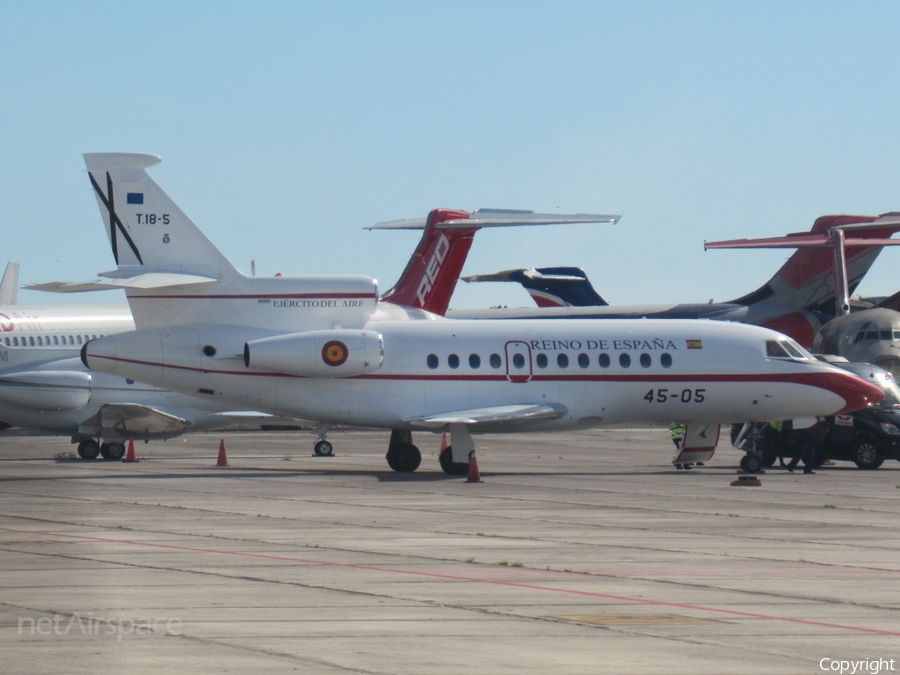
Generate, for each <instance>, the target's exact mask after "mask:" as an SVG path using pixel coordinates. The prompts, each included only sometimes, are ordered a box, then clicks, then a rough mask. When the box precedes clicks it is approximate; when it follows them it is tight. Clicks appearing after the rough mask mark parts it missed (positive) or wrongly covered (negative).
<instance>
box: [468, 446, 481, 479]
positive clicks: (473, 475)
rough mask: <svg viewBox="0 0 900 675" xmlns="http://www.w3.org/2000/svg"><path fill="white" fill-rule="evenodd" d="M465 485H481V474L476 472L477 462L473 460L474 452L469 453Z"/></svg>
mask: <svg viewBox="0 0 900 675" xmlns="http://www.w3.org/2000/svg"><path fill="white" fill-rule="evenodd" d="M466 482H467V483H483V482H484V481H483V480H481V474H480V473H479V472H478V460H477V459H475V451H474V450H470V451H469V475H468V477H467V478H466Z"/></svg>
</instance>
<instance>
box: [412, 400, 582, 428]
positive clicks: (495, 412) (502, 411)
mask: <svg viewBox="0 0 900 675" xmlns="http://www.w3.org/2000/svg"><path fill="white" fill-rule="evenodd" d="M564 414H565V410H564V409H561V408H558V407H553V406H548V405H502V406H496V407H493V408H476V409H474V410H462V411H459V412H449V413H443V414H441V415H431V416H430V417H423V418H418V419H411V420H406V422H408V423H409V424H412V425H413V426H416V427H422V428H424V429H439V428H441V427H443V426H446V425H448V424H465V425H467V426H475V427H477V426H480V425H485V426H486V425H491V426H498V425H499V426H505V425H509V426H515V425H516V424H521V423H523V422H537V421H541V420H554V419H557V418H558V417H562V416H563V415H564Z"/></svg>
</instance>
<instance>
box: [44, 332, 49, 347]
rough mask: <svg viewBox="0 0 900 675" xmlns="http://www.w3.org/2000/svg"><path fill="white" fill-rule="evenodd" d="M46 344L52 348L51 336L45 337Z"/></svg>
mask: <svg viewBox="0 0 900 675" xmlns="http://www.w3.org/2000/svg"><path fill="white" fill-rule="evenodd" d="M44 342H45V343H46V344H47V346H48V347H49V346H50V336H49V335H45V336H44Z"/></svg>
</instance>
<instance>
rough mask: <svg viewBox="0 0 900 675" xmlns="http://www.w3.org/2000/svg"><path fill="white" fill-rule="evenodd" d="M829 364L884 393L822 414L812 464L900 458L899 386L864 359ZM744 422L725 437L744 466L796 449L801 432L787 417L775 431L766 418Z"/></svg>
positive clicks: (862, 464) (870, 465)
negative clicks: (856, 406)
mask: <svg viewBox="0 0 900 675" xmlns="http://www.w3.org/2000/svg"><path fill="white" fill-rule="evenodd" d="M833 365H836V366H838V367H840V368H844V369H845V370H849V371H850V372H852V373H855V374H856V375H859V376H860V377H863V378H865V379H866V380H868V381H869V382H872V383H874V384H877V385H878V386H879V387H881V388H882V389H883V390H884V392H885V397H884V400H882V401H881V403H878V404H877V405H874V406H872V407H869V408H865V409H863V410H858V411H857V412H855V413H850V414H846V415H832V416H830V417H825V418H823V419H824V424H825V425H826V427H827V433H826V434H825V435H824V438H823V439H822V441H821V442H820V443H818V445H817V447H816V449H815V459H814V462H815V464H816V465H817V466H818V465H820V464H821V463H822V462H824V461H825V460H827V459H837V460H847V461H852V462H855V463H856V466H858V467H859V468H860V469H877V468H878V467H879V466H881V465H882V463H883V462H884V460H886V459H896V460H900V386H898V384H897V381H896V380H895V379H894V377H893V375H891V373H890V372H888V371H886V370H885V369H884V368H880V367H879V366H875V365H872V364H869V363H841V362H834V363H833ZM820 423H821V422H820ZM744 426H745V425H741V424H735V425H733V427H732V431H731V438H732V443H734V444H735V447H740V448H741V449H743V450H745V451H746V454H745V456H744V457H743V458H742V459H741V468H742V469H744V470H746V471H751V472H755V471H758V470H759V469H760V468H761V467H763V466H772V464H774V463H775V461H776V460H777V459H778V458H779V457H794V456H795V454H797V453H802V448H801V447H800V444H801V442H802V438H800V437H798V431H796V430H793V429H792V428H791V426H790V425H789V424H788V423H785V425H784V427H783V429H782V430H781V431H779V430H778V429H776V428H773V427H772V426H771V425H769V424H763V425H747V426H748V428H747V429H746V431H745V430H744ZM742 432H743V436H741V433H742Z"/></svg>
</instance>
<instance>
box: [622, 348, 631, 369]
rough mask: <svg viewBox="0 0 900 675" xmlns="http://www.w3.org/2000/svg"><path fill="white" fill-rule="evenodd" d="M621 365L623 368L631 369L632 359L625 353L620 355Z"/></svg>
mask: <svg viewBox="0 0 900 675" xmlns="http://www.w3.org/2000/svg"><path fill="white" fill-rule="evenodd" d="M619 365H620V366H622V367H623V368H631V357H630V356H629V355H628V354H626V353H625V352H622V353H621V354H619Z"/></svg>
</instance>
